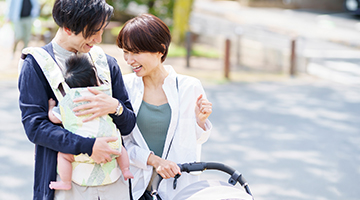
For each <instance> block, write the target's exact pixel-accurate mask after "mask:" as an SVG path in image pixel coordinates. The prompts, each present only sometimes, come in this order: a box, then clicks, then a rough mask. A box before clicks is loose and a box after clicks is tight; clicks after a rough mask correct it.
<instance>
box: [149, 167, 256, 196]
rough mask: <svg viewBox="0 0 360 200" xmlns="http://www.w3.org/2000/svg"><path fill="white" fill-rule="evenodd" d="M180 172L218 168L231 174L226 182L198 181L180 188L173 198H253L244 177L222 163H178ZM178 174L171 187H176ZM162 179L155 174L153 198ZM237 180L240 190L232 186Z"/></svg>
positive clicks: (152, 187)
mask: <svg viewBox="0 0 360 200" xmlns="http://www.w3.org/2000/svg"><path fill="white" fill-rule="evenodd" d="M178 165H179V167H180V170H181V172H187V173H190V172H199V171H204V170H219V171H223V172H225V173H227V174H229V175H231V177H230V179H229V181H228V183H225V182H221V181H215V180H214V181H208V180H203V181H198V182H195V183H193V184H190V185H189V186H187V187H185V188H184V189H182V190H181V191H180V192H179V193H178V194H177V195H176V196H175V197H174V199H173V200H184V199H187V200H201V199H206V200H212V199H213V200H219V199H221V200H225V199H231V200H253V199H254V198H253V197H252V194H251V192H250V188H249V185H248V184H247V182H246V180H245V179H244V177H243V176H242V175H241V173H239V172H238V171H236V170H234V169H232V168H230V167H228V166H226V165H224V164H221V163H214V162H195V163H185V164H178ZM179 177H180V175H177V176H175V179H174V183H173V187H174V189H175V188H176V183H177V179H178V178H179ZM161 180H162V177H161V176H160V175H158V176H156V178H155V179H154V180H153V182H152V184H151V195H152V197H153V200H159V199H158V197H159V196H158V192H157V190H158V187H159V184H160V182H161ZM237 182H239V183H240V185H241V186H242V187H243V188H244V190H245V191H244V190H241V189H239V188H236V187H234V186H235V184H236V183H237Z"/></svg>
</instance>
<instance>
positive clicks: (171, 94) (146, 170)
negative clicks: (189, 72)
mask: <svg viewBox="0 0 360 200" xmlns="http://www.w3.org/2000/svg"><path fill="white" fill-rule="evenodd" d="M165 69H166V70H167V71H168V72H169V75H168V76H167V77H166V78H165V80H164V84H163V86H162V87H163V90H164V92H165V95H166V97H167V100H168V102H169V105H170V108H171V121H170V125H169V129H168V133H167V136H166V140H165V145H164V150H163V155H162V158H165V156H166V153H167V152H168V149H169V144H170V141H171V139H172V138H174V139H173V142H172V144H171V147H170V150H169V155H168V157H167V159H168V160H171V161H174V162H176V163H188V162H195V161H199V160H200V153H201V144H202V143H204V142H206V140H207V139H208V138H209V134H210V130H211V128H212V125H211V123H210V121H209V120H207V121H206V123H205V127H206V131H204V130H203V129H202V128H200V127H199V126H198V125H197V123H196V118H195V105H196V100H197V98H198V97H199V95H200V94H203V97H204V98H206V95H205V92H204V89H203V87H202V85H201V82H200V81H199V80H198V79H196V78H193V77H189V76H185V75H179V74H176V72H175V71H174V69H173V68H172V67H171V66H165ZM176 79H177V80H178V88H177V85H176ZM124 82H125V86H126V89H127V91H128V94H129V98H130V100H131V104H132V106H133V108H134V111H135V113H136V115H137V113H138V112H139V108H140V105H141V102H142V100H143V94H144V83H143V81H142V78H141V77H137V76H136V74H135V73H132V74H127V75H124ZM123 140H124V143H125V147H126V149H127V151H128V154H129V158H130V163H131V166H130V170H131V172H132V173H133V175H134V177H135V178H134V179H133V180H132V187H133V189H132V191H133V197H134V199H138V198H140V197H141V195H142V194H143V193H144V191H145V189H146V187H147V185H148V183H149V181H150V178H151V175H152V166H149V165H147V164H146V163H147V159H148V157H149V154H150V153H151V151H150V150H149V148H148V146H147V144H146V142H145V140H144V138H143V137H142V134H141V133H140V131H139V129H138V127H137V126H135V128H134V130H133V132H132V134H129V135H128V136H125V137H123ZM198 179H199V177H198V176H194V175H190V174H187V173H186V172H184V173H182V176H181V177H180V178H179V179H178V183H177V188H176V190H175V191H174V190H173V188H172V184H173V180H174V179H173V178H171V179H167V180H163V181H162V182H161V184H160V187H159V194H160V196H161V197H162V199H164V200H170V199H172V198H173V197H174V196H175V194H176V193H177V192H179V191H180V190H181V189H183V188H184V187H185V186H187V185H189V184H190V183H193V182H195V181H197V180H198Z"/></svg>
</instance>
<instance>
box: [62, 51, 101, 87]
mask: <svg viewBox="0 0 360 200" xmlns="http://www.w3.org/2000/svg"><path fill="white" fill-rule="evenodd" d="M65 65H66V72H65V76H64V78H65V82H66V83H67V84H68V85H69V87H70V88H77V87H89V86H98V85H99V84H98V79H97V74H96V68H95V66H94V65H93V64H92V63H91V62H90V60H89V59H88V58H87V57H86V56H84V55H74V56H71V57H70V58H68V59H67V60H66V62H65Z"/></svg>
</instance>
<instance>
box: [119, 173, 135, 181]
mask: <svg viewBox="0 0 360 200" xmlns="http://www.w3.org/2000/svg"><path fill="white" fill-rule="evenodd" d="M122 173H123V175H124V179H125V181H127V180H128V179H129V178H130V179H131V178H134V176H133V175H132V173H131V172H130V170H124V171H123V172H122Z"/></svg>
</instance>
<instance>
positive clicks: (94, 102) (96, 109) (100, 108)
mask: <svg viewBox="0 0 360 200" xmlns="http://www.w3.org/2000/svg"><path fill="white" fill-rule="evenodd" d="M88 90H89V91H90V92H91V93H93V94H95V96H85V97H79V98H76V99H74V102H82V101H87V102H89V103H86V104H83V105H80V106H77V107H75V108H74V109H73V111H74V112H75V115H76V116H82V115H87V114H91V116H90V117H88V118H86V119H84V120H83V122H87V121H91V120H93V119H95V118H96V117H101V116H104V115H107V114H113V113H115V112H116V108H117V106H118V105H119V101H118V100H117V99H115V98H113V97H111V96H109V95H107V94H105V93H103V92H101V91H99V90H96V89H94V88H90V87H88Z"/></svg>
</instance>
